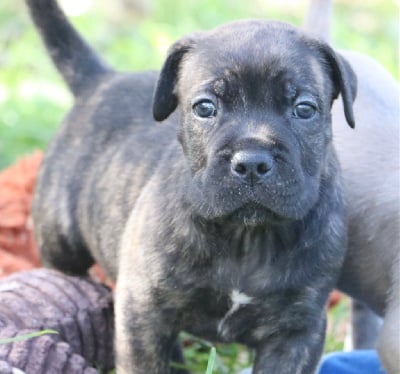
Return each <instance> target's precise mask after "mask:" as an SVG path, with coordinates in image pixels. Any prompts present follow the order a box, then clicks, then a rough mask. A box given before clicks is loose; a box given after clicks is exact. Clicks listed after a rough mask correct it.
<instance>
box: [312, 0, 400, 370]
mask: <svg viewBox="0 0 400 374" xmlns="http://www.w3.org/2000/svg"><path fill="white" fill-rule="evenodd" d="M331 18H332V2H331V1H325V0H313V1H312V2H311V7H310V9H309V14H308V17H307V22H306V29H307V30H308V31H310V32H312V33H314V34H317V35H319V36H321V37H323V38H324V39H325V40H327V41H329V39H330V27H329V25H330V20H331ZM341 53H342V54H343V55H344V56H345V57H346V59H347V61H349V62H350V64H351V66H352V68H353V70H354V71H355V73H356V75H357V78H358V90H357V98H356V100H355V103H354V116H355V120H356V122H357V128H356V129H355V130H354V131H351V132H350V131H348V128H347V126H345V125H344V123H345V118H344V116H343V107H342V106H341V104H340V101H336V102H335V104H334V107H333V111H332V113H333V136H334V141H335V144H336V147H337V151H338V155H339V159H340V163H341V165H342V169H343V177H344V182H345V183H344V184H345V190H346V200H347V211H348V217H349V219H348V222H349V226H348V227H349V233H348V234H349V242H348V251H347V255H346V259H345V263H344V266H343V269H342V272H341V276H340V279H339V282H338V287H339V288H340V289H341V290H342V291H344V292H346V293H347V294H349V295H350V296H352V297H354V298H355V300H357V301H358V302H357V303H356V306H355V307H354V308H353V312H354V322H355V328H354V333H355V339H354V340H355V346H356V348H364V347H365V346H367V347H368V348H371V347H373V346H374V345H375V344H376V342H375V341H374V340H375V339H374V334H373V333H374V332H375V330H376V329H378V330H379V325H380V323H376V321H374V320H373V318H374V317H373V315H372V313H371V312H370V311H369V310H367V309H365V308H366V307H368V308H369V309H370V310H372V311H373V312H374V313H376V314H377V315H378V316H380V317H383V318H384V323H383V326H382V329H381V331H380V333H379V336H378V341H377V348H378V351H379V355H380V357H381V360H382V363H383V365H384V367H385V369H386V370H387V371H388V373H390V374H396V373H400V173H399V165H400V164H399V161H400V143H399V134H400V128H399V123H400V106H399V97H400V93H399V88H398V83H397V82H396V81H395V80H394V79H393V77H391V76H390V74H389V73H388V72H387V71H386V70H385V69H384V68H383V67H382V66H381V65H380V64H378V63H377V62H376V61H374V60H373V59H371V58H369V57H367V56H364V55H361V54H359V53H355V52H350V51H343V52H341ZM363 306H364V307H363ZM366 318H367V319H368V322H366Z"/></svg>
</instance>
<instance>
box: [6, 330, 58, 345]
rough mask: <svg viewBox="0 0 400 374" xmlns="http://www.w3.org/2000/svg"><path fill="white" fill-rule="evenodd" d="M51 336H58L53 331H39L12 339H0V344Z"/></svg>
mask: <svg viewBox="0 0 400 374" xmlns="http://www.w3.org/2000/svg"><path fill="white" fill-rule="evenodd" d="M51 334H58V332H57V331H54V330H41V331H37V332H32V333H29V334H23V335H17V336H14V337H13V338H6V339H0V344H8V343H16V342H20V341H23V340H28V339H32V338H37V337H39V336H43V335H51Z"/></svg>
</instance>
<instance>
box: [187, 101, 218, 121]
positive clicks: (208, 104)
mask: <svg viewBox="0 0 400 374" xmlns="http://www.w3.org/2000/svg"><path fill="white" fill-rule="evenodd" d="M192 109H193V112H194V114H195V115H196V116H197V117H200V118H212V117H215V116H216V115H217V107H216V106H215V104H214V103H213V102H212V101H211V100H208V99H203V100H201V101H199V102H197V103H195V104H193V107H192Z"/></svg>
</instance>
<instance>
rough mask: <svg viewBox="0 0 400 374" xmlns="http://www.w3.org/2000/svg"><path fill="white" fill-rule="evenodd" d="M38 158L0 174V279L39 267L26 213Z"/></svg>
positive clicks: (37, 156) (34, 157)
mask: <svg viewBox="0 0 400 374" xmlns="http://www.w3.org/2000/svg"><path fill="white" fill-rule="evenodd" d="M42 158H43V155H42V153H41V152H36V153H34V154H33V155H31V156H28V157H24V158H22V159H20V160H19V161H17V162H16V163H15V164H14V165H12V166H10V167H9V168H7V169H5V170H4V171H2V172H1V173H0V277H4V276H6V275H8V274H10V273H11V272H14V271H17V270H26V269H30V268H34V267H38V266H39V265H40V261H39V255H38V250H37V247H36V245H35V241H34V239H33V227H32V220H31V218H30V209H31V203H32V193H33V189H34V185H35V180H36V175H37V173H38V170H39V166H40V163H41V161H42Z"/></svg>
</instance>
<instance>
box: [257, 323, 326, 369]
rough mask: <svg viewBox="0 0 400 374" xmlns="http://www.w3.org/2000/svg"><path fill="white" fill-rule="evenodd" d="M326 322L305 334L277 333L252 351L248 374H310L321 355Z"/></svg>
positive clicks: (295, 332)
mask: <svg viewBox="0 0 400 374" xmlns="http://www.w3.org/2000/svg"><path fill="white" fill-rule="evenodd" d="M325 326H326V319H325V317H323V318H322V319H321V321H320V322H319V326H318V327H317V328H315V329H314V328H313V329H310V330H309V331H303V332H301V331H293V332H291V333H282V334H280V333H279V332H278V333H277V336H276V337H275V338H274V339H272V340H271V338H269V339H268V340H267V341H266V342H265V344H263V345H261V346H260V347H259V348H258V349H257V351H256V360H255V363H254V368H253V372H252V374H272V373H279V374H312V373H314V372H315V370H316V367H317V364H318V361H319V359H320V356H321V354H322V349H323V346H324V339H325Z"/></svg>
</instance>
